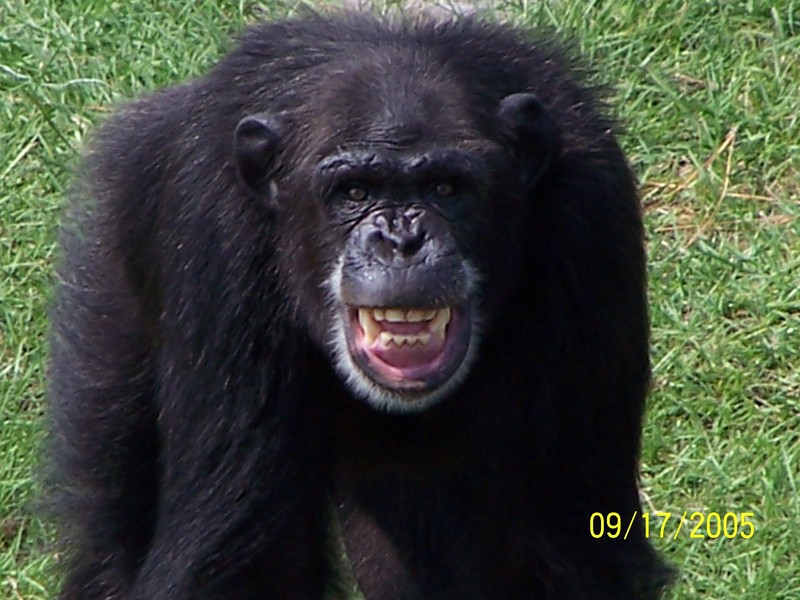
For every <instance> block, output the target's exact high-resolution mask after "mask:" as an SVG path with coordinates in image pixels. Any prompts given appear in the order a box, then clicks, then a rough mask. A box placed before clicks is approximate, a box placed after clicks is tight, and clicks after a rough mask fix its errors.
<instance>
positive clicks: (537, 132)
mask: <svg viewBox="0 0 800 600" xmlns="http://www.w3.org/2000/svg"><path fill="white" fill-rule="evenodd" d="M497 116H498V119H499V121H500V127H501V133H502V137H503V139H504V140H505V143H506V144H507V146H508V148H509V150H510V151H511V152H512V154H513V155H514V156H515V157H516V158H517V159H518V160H519V166H520V169H521V172H520V176H521V178H522V182H523V185H525V186H526V187H528V188H529V189H530V188H532V187H533V186H534V185H536V183H537V182H538V181H539V180H540V179H541V177H542V175H544V174H545V172H546V171H547V169H548V167H549V166H550V165H551V164H552V162H553V160H554V159H555V157H556V156H557V155H558V150H559V145H560V133H559V131H558V127H557V126H556V123H555V121H554V120H553V119H552V118H551V117H550V115H549V114H548V112H547V109H546V108H545V106H544V105H543V104H542V103H541V101H540V100H539V99H538V98H537V97H536V96H535V95H533V94H529V93H520V94H511V95H510V96H506V97H505V98H503V99H502V100H501V101H500V106H499V107H498V109H497Z"/></svg>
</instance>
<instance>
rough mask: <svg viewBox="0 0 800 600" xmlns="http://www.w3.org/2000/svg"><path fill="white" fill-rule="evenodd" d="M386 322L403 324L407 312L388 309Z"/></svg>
mask: <svg viewBox="0 0 800 600" xmlns="http://www.w3.org/2000/svg"><path fill="white" fill-rule="evenodd" d="M386 320H387V321H389V322H390V323H402V322H403V321H405V320H406V315H405V312H404V311H402V310H401V309H399V308H387V309H386Z"/></svg>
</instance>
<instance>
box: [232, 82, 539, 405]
mask: <svg viewBox="0 0 800 600" xmlns="http://www.w3.org/2000/svg"><path fill="white" fill-rule="evenodd" d="M493 114H494V115H495V118H496V121H497V129H498V132H497V135H496V136H493V139H487V138H480V137H479V136H476V135H474V132H475V131H476V128H472V129H470V130H469V133H467V132H465V133H464V134H463V135H461V136H459V135H455V136H454V135H452V130H451V131H450V132H449V133H448V134H447V135H440V136H439V139H437V138H436V137H435V136H433V137H432V136H431V135H421V136H417V138H416V140H415V141H414V142H413V143H410V142H408V141H407V140H405V141H403V142H400V141H396V140H395V141H393V140H392V139H391V138H388V139H387V136H386V135H382V136H381V137H380V139H377V140H374V139H373V137H372V136H369V135H367V136H364V137H362V138H361V139H358V140H357V141H352V139H348V140H343V141H342V140H340V141H339V142H337V143H336V144H330V148H331V149H330V150H328V151H314V152H311V153H308V154H306V155H305V156H304V157H303V159H302V160H301V161H297V159H296V158H295V161H297V162H299V163H300V164H301V166H298V167H296V168H295V169H294V173H293V174H290V176H288V177H287V176H284V178H283V179H280V178H273V177H272V176H271V173H273V172H274V171H273V169H274V165H273V162H272V161H273V158H274V155H275V153H276V148H278V147H279V146H280V143H281V136H282V135H284V134H285V132H283V131H282V129H281V126H280V125H279V124H278V123H276V122H275V121H274V120H273V119H272V118H271V117H269V116H265V115H257V116H253V117H246V118H245V119H244V120H243V121H242V122H241V123H240V124H239V127H238V129H237V134H236V140H235V141H236V153H237V164H238V167H239V172H240V174H241V176H242V178H243V179H244V181H245V182H246V183H247V184H248V185H250V186H251V187H253V188H255V189H256V190H260V192H261V194H262V195H263V196H265V197H267V199H268V200H270V201H272V203H273V204H274V205H275V206H276V208H277V209H278V210H280V211H282V212H283V219H282V220H281V222H282V223H283V225H282V226H279V230H280V231H279V233H280V234H281V236H282V239H283V240H284V241H283V242H282V243H280V244H279V250H280V249H281V248H283V250H284V253H288V252H290V251H291V252H305V253H306V255H307V256H306V258H303V259H296V258H295V259H293V258H291V257H287V258H286V260H287V261H288V262H289V263H291V265H292V266H291V267H288V268H287V269H285V270H286V271H287V272H291V275H290V279H293V280H300V284H299V286H298V285H297V283H298V282H297V281H293V282H290V285H289V287H293V288H294V289H295V290H297V289H298V287H299V288H300V291H298V292H296V293H297V294H298V297H300V296H302V297H303V298H304V299H303V300H301V301H300V302H298V304H299V305H300V306H301V309H300V311H299V312H302V313H305V317H306V319H307V320H308V325H309V329H310V330H311V331H312V333H313V334H314V336H315V337H316V338H317V339H318V340H319V341H320V342H321V343H322V344H324V345H325V346H326V347H327V348H328V349H329V351H330V353H331V359H332V363H333V364H334V366H335V368H336V370H337V372H338V373H339V374H340V376H341V377H342V378H343V379H344V381H345V382H346V384H347V385H348V387H349V388H350V390H351V391H352V392H353V393H354V395H356V396H358V397H360V398H363V399H365V400H366V401H368V402H369V403H370V404H371V405H373V406H375V407H376V408H379V409H383V410H388V411H394V412H411V411H421V410H424V409H425V408H427V407H429V406H431V405H432V404H433V403H435V402H437V401H438V400H440V399H442V398H444V397H446V396H448V395H449V394H450V393H451V392H452V391H453V390H455V389H456V388H457V386H458V385H459V384H460V383H461V382H463V380H464V378H465V377H466V376H467V374H468V373H469V370H470V366H471V364H472V360H473V357H474V356H475V354H476V351H477V348H478V346H479V342H480V334H481V327H480V325H481V324H482V323H484V322H485V321H487V320H489V319H488V318H487V317H489V318H490V317H491V315H485V314H484V313H485V306H484V302H483V300H484V299H485V297H486V296H487V294H488V295H491V294H494V293H495V287H496V286H497V282H496V281H494V282H492V279H493V278H494V279H496V277H495V274H494V273H486V275H492V277H484V273H482V272H481V271H482V270H485V267H486V264H487V262H488V261H487V260H486V256H488V255H492V254H494V253H493V252H492V251H491V249H490V248H487V247H486V246H487V240H490V241H489V242H488V244H489V245H491V244H493V243H497V244H503V245H511V246H514V245H519V240H509V239H508V236H509V232H508V231H507V228H506V227H504V226H503V225H501V224H499V223H495V222H493V221H492V217H491V215H492V214H496V213H498V212H502V210H500V211H498V209H497V207H498V206H502V204H503V202H507V201H508V198H509V197H517V198H518V197H520V196H524V195H525V188H526V187H530V185H532V183H533V181H534V180H535V179H536V178H538V176H539V175H540V174H541V172H542V171H543V170H544V168H545V167H546V165H547V162H548V160H549V155H550V153H551V150H552V147H551V146H552V144H551V143H550V142H551V140H550V139H549V135H544V134H542V130H544V131H545V133H547V129H546V128H544V129H543V128H542V127H541V120H542V116H541V115H542V111H541V107H540V105H539V104H538V102H536V100H535V98H533V97H532V96H530V95H528V94H515V95H512V96H509V97H507V98H505V99H503V100H502V101H501V102H500V103H499V106H498V107H495V110H494V111H493ZM455 121H456V120H455V119H454V120H453V122H455ZM460 121H461V122H463V121H465V119H460ZM441 125H442V120H441V118H440V119H437V120H436V124H435V126H434V125H432V126H431V128H430V129H431V130H433V129H435V128H436V127H438V128H439V129H440V130H441ZM383 130H384V129H383V128H382V131H383ZM532 148H533V149H534V153H533V154H534V156H531V149H532ZM309 154H310V156H312V157H314V160H311V159H310V157H309ZM283 168H284V169H286V166H285V165H284V166H283ZM504 177H505V179H506V180H505V181H503V178H504ZM276 180H278V181H277V183H276ZM281 187H283V188H285V189H283V190H282V189H281ZM501 187H502V193H501V192H499V191H498V190H499V189H500V188H501ZM300 189H302V192H298V190H300ZM281 196H283V198H282V197H281ZM287 198H293V199H292V200H287ZM505 212H506V213H510V214H516V213H514V212H513V211H505ZM486 230H489V231H490V232H494V235H486ZM291 240H294V242H295V243H291ZM290 248H291V250H290ZM298 248H300V249H299V250H298ZM494 270H496V269H495V267H492V271H494ZM499 270H500V271H501V272H502V267H500V269H499ZM309 287H311V288H315V290H310V289H308V288H309ZM486 287H491V288H492V289H490V290H485V289H483V288H486ZM320 288H321V291H322V296H323V300H322V301H319V302H318V301H316V300H309V299H313V298H315V296H316V297H318V296H319V291H320ZM311 313H313V314H311Z"/></svg>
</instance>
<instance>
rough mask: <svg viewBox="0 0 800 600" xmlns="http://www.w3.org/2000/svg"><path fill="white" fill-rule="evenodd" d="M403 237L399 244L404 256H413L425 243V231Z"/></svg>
mask: <svg viewBox="0 0 800 600" xmlns="http://www.w3.org/2000/svg"><path fill="white" fill-rule="evenodd" d="M402 238H403V239H402V240H401V241H400V243H399V244H398V250H400V253H401V254H402V255H403V256H413V255H414V254H416V253H417V252H419V251H420V249H421V248H422V246H423V244H424V243H425V234H424V233H423V232H417V233H415V234H409V235H404V236H402Z"/></svg>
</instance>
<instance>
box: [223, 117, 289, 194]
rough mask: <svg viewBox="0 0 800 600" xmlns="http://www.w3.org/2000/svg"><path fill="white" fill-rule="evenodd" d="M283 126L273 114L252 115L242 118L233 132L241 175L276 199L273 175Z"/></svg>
mask: <svg viewBox="0 0 800 600" xmlns="http://www.w3.org/2000/svg"><path fill="white" fill-rule="evenodd" d="M282 137H283V127H282V126H281V124H280V122H279V121H278V120H277V119H276V118H275V117H273V116H272V115H270V114H266V113H261V114H257V115H250V116H247V117H245V118H243V119H242V120H241V121H239V124H238V125H237V126H236V131H235V132H234V134H233V152H234V160H235V162H236V168H237V169H238V170H239V176H240V177H241V179H242V181H243V182H244V183H245V185H247V186H248V187H249V188H251V189H252V190H254V191H255V192H256V193H257V194H259V195H260V196H262V197H265V198H267V199H268V200H270V201H274V200H275V199H274V198H272V195H273V186H272V185H271V183H272V177H273V176H274V175H275V167H276V163H277V160H276V155H277V152H278V147H279V146H280V143H281V139H282Z"/></svg>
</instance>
